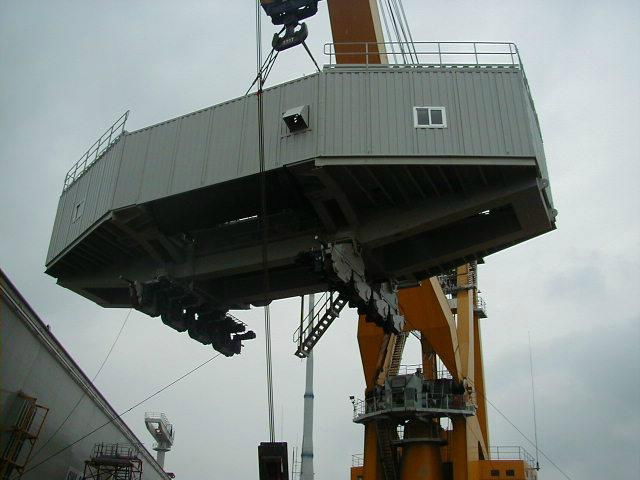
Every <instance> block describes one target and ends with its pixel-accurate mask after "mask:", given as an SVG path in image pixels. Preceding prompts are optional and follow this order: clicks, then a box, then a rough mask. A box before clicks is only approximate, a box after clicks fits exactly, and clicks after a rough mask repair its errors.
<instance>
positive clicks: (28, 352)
mask: <svg viewBox="0 0 640 480" xmlns="http://www.w3.org/2000/svg"><path fill="white" fill-rule="evenodd" d="M0 317H1V318H2V319H3V321H2V323H1V324H0V336H1V337H2V338H10V339H11V341H10V342H5V343H4V344H3V348H2V350H1V351H0V383H1V384H2V390H1V391H0V407H1V408H0V423H1V424H2V425H7V426H10V425H12V423H13V420H14V417H13V415H12V414H13V413H14V407H16V406H17V404H16V400H17V398H18V395H17V394H18V392H24V393H25V394H27V395H29V396H32V397H35V398H36V399H37V401H38V404H40V405H43V406H45V407H48V408H49V409H50V410H49V414H48V416H47V419H46V421H45V423H44V425H43V429H42V431H41V433H40V438H39V441H38V443H37V444H36V450H37V451H38V452H39V453H38V457H37V458H34V460H36V461H32V462H31V463H30V467H32V468H33V467H35V464H37V463H38V462H37V460H42V459H43V458H49V457H51V458H50V459H49V460H48V461H47V462H45V463H43V464H42V465H40V466H38V467H37V468H34V470H33V471H30V472H28V473H26V474H25V475H24V476H23V478H24V480H41V479H57V478H60V479H64V478H67V477H66V475H67V471H68V470H69V468H70V467H72V468H74V469H75V470H76V471H79V472H80V473H82V472H83V470H84V462H85V460H88V459H89V457H90V455H91V451H92V448H93V446H94V444H95V443H99V442H104V443H129V444H131V443H133V444H141V442H140V440H139V439H138V438H136V436H135V435H134V433H133V432H132V431H131V430H130V429H129V428H128V427H127V426H126V424H124V422H123V421H122V420H120V419H119V418H118V417H117V414H116V412H115V411H114V410H113V408H112V407H111V406H110V405H109V404H108V403H107V401H106V400H105V399H104V397H102V395H101V394H100V393H99V392H98V391H97V390H96V389H95V387H94V386H93V385H92V384H91V382H90V381H89V379H88V378H87V377H86V376H85V375H84V374H83V373H82V371H81V370H80V368H79V367H78V366H77V365H76V364H75V362H74V361H73V360H72V359H71V357H69V355H68V354H67V352H66V351H65V350H64V348H63V347H62V346H61V345H60V344H59V343H58V342H57V340H56V339H55V338H54V337H53V336H52V335H51V333H50V332H49V330H48V329H47V328H46V327H45V325H44V323H43V322H42V321H41V320H40V319H39V318H38V317H37V316H36V315H35V313H34V312H33V311H32V310H31V308H30V307H29V306H28V304H27V303H26V302H25V301H24V300H23V299H22V297H21V296H20V294H19V293H18V292H17V291H16V290H15V287H13V285H11V283H10V282H9V281H8V279H7V278H6V277H5V276H4V274H3V273H2V272H1V271H0ZM80 398H83V399H84V400H83V401H82V402H81V403H80V404H79V405H75V406H74V404H75V403H76V402H77V401H78V399H80ZM72 409H75V410H74V411H73V415H72V416H71V417H69V419H66V416H67V415H68V414H69V412H71V411H72ZM63 422H66V423H64V426H63V427H62V428H60V429H59V430H58V427H60V426H61V425H62V424H63ZM109 422H110V423H109ZM104 424H106V425H105V426H104V427H103V428H100V429H99V430H98V431H96V433H94V434H93V435H90V436H88V437H87V438H85V439H82V440H78V439H80V438H81V437H82V436H83V435H85V434H87V433H88V432H91V431H92V430H93V429H97V428H98V427H100V426H102V425H104ZM54 433H55V437H54V436H53V435H54ZM5 435H6V434H5ZM2 440H3V441H4V440H6V438H5V437H4V436H3V438H2ZM44 440H49V441H48V442H47V444H46V446H44V445H43V442H44ZM76 442H77V443H76ZM0 443H1V442H0ZM71 444H74V446H73V448H67V447H68V446H69V445H71ZM65 448H67V449H66V450H64V451H62V450H63V449H65ZM39 449H42V450H41V451H40V450H39ZM61 451H62V453H60V452H61ZM58 453H59V454H58ZM54 454H55V455H54ZM141 459H142V461H143V476H142V478H143V479H144V480H161V479H162V480H165V479H167V478H168V477H167V476H166V475H165V474H164V473H163V472H162V470H161V468H160V466H159V465H158V464H157V463H156V462H155V460H154V459H153V457H152V455H151V454H150V453H149V452H148V451H146V450H144V448H143V451H142V452H141Z"/></svg>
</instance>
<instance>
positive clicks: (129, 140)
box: [47, 67, 546, 263]
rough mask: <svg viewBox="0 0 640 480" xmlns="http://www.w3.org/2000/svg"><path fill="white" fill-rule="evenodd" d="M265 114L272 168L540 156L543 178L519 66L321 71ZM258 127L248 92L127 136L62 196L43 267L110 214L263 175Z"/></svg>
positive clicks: (273, 96) (275, 96) (268, 99)
mask: <svg viewBox="0 0 640 480" xmlns="http://www.w3.org/2000/svg"><path fill="white" fill-rule="evenodd" d="M301 105H309V106H310V109H309V113H310V128H309V129H308V130H307V131H304V132H300V133H296V134H290V133H289V132H288V130H287V129H286V126H285V124H284V122H283V121H282V118H281V117H282V113H283V112H285V111H286V110H288V109H290V108H293V107H296V106H301ZM415 106H442V107H445V108H446V115H447V128H444V129H416V128H415V127H414V124H413V107H415ZM264 112H265V113H264V118H265V150H266V152H265V153H266V158H265V162H266V167H267V169H273V168H277V167H281V166H283V165H287V164H291V163H295V162H299V161H303V160H307V159H312V158H317V157H323V156H324V157H332V156H337V157H350V156H353V157H376V156H381V157H394V156H395V157H403V156H416V157H454V158H455V157H457V158H458V159H459V161H461V162H463V161H464V157H487V159H488V161H489V162H490V160H489V158H495V157H502V158H505V157H506V158H512V159H514V161H518V159H519V158H522V157H528V158H534V157H537V159H538V161H539V163H540V168H541V171H542V172H543V175H546V167H545V165H544V153H543V150H542V140H541V139H540V134H539V130H538V127H537V124H535V113H534V111H533V106H532V103H531V102H530V100H529V95H528V91H527V90H526V88H525V85H524V82H523V76H522V72H521V71H520V70H517V69H514V68H428V67H425V68H392V69H391V68H390V69H383V68H378V69H364V68H360V69H358V68H353V69H343V68H337V69H326V70H325V71H324V72H322V73H320V74H315V75H311V76H309V77H304V78H301V79H298V80H295V81H292V82H289V83H285V84H283V85H279V86H276V87H273V88H271V89H268V90H267V91H266V92H265V94H264ZM257 125H258V122H257V102H256V99H255V96H254V95H251V96H249V97H242V98H239V99H236V100H232V101H229V102H227V103H223V104H220V105H216V106H213V107H210V108H207V109H204V110H200V111H197V112H194V113H191V114H189V115H185V116H182V117H178V118H176V119H173V120H170V121H167V122H164V123H160V124H158V125H155V126H152V127H148V128H145V129H142V130H138V131H135V132H132V133H128V134H126V135H125V136H124V137H123V138H122V139H121V140H120V141H119V143H118V144H116V146H114V147H113V148H111V149H110V150H109V151H108V153H107V154H105V155H104V156H103V157H102V158H100V159H99V160H98V161H97V162H96V163H95V164H94V165H93V166H91V167H90V169H89V170H88V171H87V172H86V173H85V174H84V175H82V176H81V177H80V179H78V180H77V181H76V182H75V183H74V184H73V185H72V186H71V188H69V189H68V190H67V191H66V192H64V193H63V195H62V197H61V199H60V205H59V207H58V214H57V217H56V222H55V226H54V231H53V236H52V239H51V245H50V248H49V253H48V256H47V263H49V262H50V261H51V260H53V259H54V258H55V257H56V256H57V255H58V254H59V253H60V252H62V251H63V250H64V248H66V247H67V246H68V245H70V244H71V243H72V242H73V241H74V240H75V239H77V238H78V236H79V235H81V234H82V233H84V232H85V231H86V230H87V229H89V228H90V227H91V225H93V224H94V223H95V222H97V221H98V220H99V219H100V218H102V217H103V216H104V215H105V214H107V213H108V212H109V211H110V210H112V209H118V208H122V207H126V206H130V205H134V204H140V203H145V202H148V201H151V200H155V199H158V198H162V197H165V196H170V195H175V194H178V193H182V192H185V191H189V190H193V189H197V188H201V187H205V186H209V185H214V184H217V183H222V182H225V181H227V180H232V179H235V178H238V177H242V176H246V175H251V174H254V173H257V172H258V171H259V163H258V153H257V137H258V134H257ZM80 202H84V205H83V210H84V211H83V213H82V216H81V217H80V218H79V219H78V220H75V221H74V220H73V211H74V209H76V208H77V207H78V205H79V203H80Z"/></svg>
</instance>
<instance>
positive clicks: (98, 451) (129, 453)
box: [91, 443, 141, 458]
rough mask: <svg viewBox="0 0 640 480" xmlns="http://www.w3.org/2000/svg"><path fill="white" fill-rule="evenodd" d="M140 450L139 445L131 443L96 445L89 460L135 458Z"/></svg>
mask: <svg viewBox="0 0 640 480" xmlns="http://www.w3.org/2000/svg"><path fill="white" fill-rule="evenodd" d="M140 448H141V446H140V445H135V444H133V443H96V444H95V445H94V447H93V452H92V453H91V458H101V457H110V458H137V457H138V455H139V454H140Z"/></svg>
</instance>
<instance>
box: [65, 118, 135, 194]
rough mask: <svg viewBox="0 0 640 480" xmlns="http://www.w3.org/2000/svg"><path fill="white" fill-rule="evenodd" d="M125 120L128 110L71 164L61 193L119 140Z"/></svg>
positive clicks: (123, 130)
mask: <svg viewBox="0 0 640 480" xmlns="http://www.w3.org/2000/svg"><path fill="white" fill-rule="evenodd" d="M127 118H129V110H127V111H126V112H124V114H122V116H121V117H120V118H118V120H116V121H115V122H114V123H113V125H111V126H110V127H109V128H108V129H107V131H106V132H104V133H103V134H102V135H101V136H100V138H98V140H96V141H95V143H94V144H93V145H91V146H90V147H89V150H87V151H86V152H85V153H84V155H82V156H81V157H80V159H79V160H78V161H77V162H76V163H74V164H73V166H72V167H71V168H70V169H69V171H68V172H67V174H66V175H65V177H64V186H63V188H62V191H63V192H64V191H65V190H67V189H68V188H69V187H70V186H71V185H73V184H74V183H75V181H76V180H78V178H80V177H81V176H82V174H83V173H84V172H86V171H87V169H88V168H89V167H90V166H91V165H93V164H94V163H95V162H96V160H98V159H99V158H100V157H101V156H102V154H103V153H105V152H106V151H107V150H108V149H109V147H110V146H111V145H113V144H114V143H115V142H116V140H118V139H119V138H120V136H121V135H122V134H123V133H124V132H125V129H124V127H125V124H126V123H127Z"/></svg>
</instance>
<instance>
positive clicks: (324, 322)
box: [294, 292, 347, 358]
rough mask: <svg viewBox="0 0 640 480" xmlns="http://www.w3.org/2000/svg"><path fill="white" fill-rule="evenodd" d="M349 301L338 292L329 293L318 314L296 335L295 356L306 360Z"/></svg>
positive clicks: (317, 310)
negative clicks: (296, 346) (296, 347)
mask: <svg viewBox="0 0 640 480" xmlns="http://www.w3.org/2000/svg"><path fill="white" fill-rule="evenodd" d="M346 304H347V299H346V298H345V297H343V296H341V295H340V294H339V293H336V292H329V294H328V295H327V298H326V300H325V302H324V304H322V306H320V308H318V309H316V313H315V315H314V316H313V318H312V319H310V320H309V321H308V323H307V325H306V327H304V328H303V329H300V328H299V329H298V330H297V331H296V333H295V334H294V338H296V343H297V344H298V349H297V350H296V353H295V355H296V356H297V357H300V358H306V357H308V356H309V354H310V353H311V350H313V347H315V345H316V343H318V342H319V341H320V339H321V338H322V336H323V335H324V334H325V332H326V331H327V329H328V328H329V327H330V326H331V324H332V323H333V322H334V320H335V319H336V318H338V316H339V315H340V312H341V311H342V309H343V308H344V307H345V306H346Z"/></svg>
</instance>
